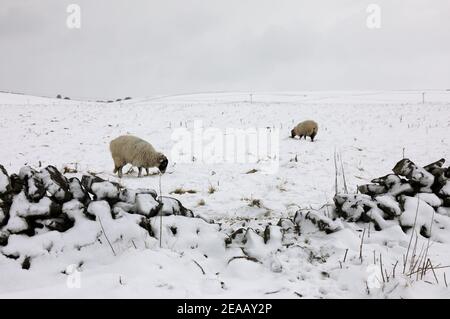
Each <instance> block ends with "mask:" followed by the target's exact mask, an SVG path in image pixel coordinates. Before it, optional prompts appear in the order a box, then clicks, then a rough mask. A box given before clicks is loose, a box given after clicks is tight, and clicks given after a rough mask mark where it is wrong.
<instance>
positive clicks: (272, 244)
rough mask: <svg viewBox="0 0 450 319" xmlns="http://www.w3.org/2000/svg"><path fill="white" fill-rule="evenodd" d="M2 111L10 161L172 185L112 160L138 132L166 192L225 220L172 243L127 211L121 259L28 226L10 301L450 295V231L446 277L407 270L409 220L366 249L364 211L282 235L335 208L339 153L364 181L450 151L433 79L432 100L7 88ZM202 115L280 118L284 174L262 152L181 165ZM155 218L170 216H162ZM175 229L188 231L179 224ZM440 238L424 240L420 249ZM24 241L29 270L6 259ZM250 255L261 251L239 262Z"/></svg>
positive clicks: (193, 223) (449, 99) (354, 180)
mask: <svg viewBox="0 0 450 319" xmlns="http://www.w3.org/2000/svg"><path fill="white" fill-rule="evenodd" d="M0 114H1V117H0V164H2V165H3V166H4V167H5V168H6V170H7V171H8V172H9V173H10V174H12V173H17V172H18V171H19V169H20V168H21V167H22V166H24V165H30V166H32V167H35V168H39V167H45V166H47V165H54V166H56V167H57V168H58V169H60V170H63V169H64V168H71V169H76V170H77V171H78V173H76V174H72V175H71V176H79V177H80V176H81V175H82V174H83V173H87V172H91V173H92V172H93V173H96V174H98V176H100V177H102V178H104V179H107V180H111V181H116V182H120V183H121V184H122V185H123V186H126V187H129V188H153V189H155V190H158V192H159V189H160V186H159V184H160V178H159V176H158V175H152V176H145V177H142V178H137V172H136V170H135V171H134V172H130V174H127V175H124V177H123V178H122V179H120V180H119V179H118V178H117V177H116V176H114V174H113V172H112V170H113V168H114V166H113V162H112V159H111V155H110V153H109V141H111V140H112V139H113V138H115V137H117V136H119V135H122V134H133V135H136V136H139V137H141V138H143V139H145V140H147V141H149V142H151V143H152V144H153V146H154V147H155V148H156V149H158V150H159V151H161V152H163V153H165V154H166V155H167V156H168V157H169V166H168V168H167V171H166V173H165V174H164V175H163V176H162V178H161V191H162V193H163V194H166V195H169V194H170V196H173V197H175V198H177V199H179V200H180V201H181V202H182V204H183V205H184V206H186V207H187V208H189V209H191V210H192V211H193V212H194V214H195V215H196V216H197V215H200V216H203V218H204V219H210V220H213V221H214V222H215V223H214V224H209V223H206V222H204V221H203V220H202V219H192V218H187V217H182V216H169V217H164V219H163V225H164V230H163V231H166V233H164V232H163V238H162V247H160V245H159V240H158V239H156V238H154V237H151V236H148V234H145V232H144V231H139V230H136V229H135V228H130V229H129V230H127V228H126V227H123V226H124V225H122V226H118V224H117V223H112V222H111V223H109V224H108V225H109V228H108V227H106V226H108V225H105V232H106V233H109V235H110V237H112V245H113V247H114V248H115V250H116V255H114V254H113V253H112V251H111V248H110V246H109V245H108V244H106V243H105V241H104V240H103V241H101V242H100V241H96V240H95V238H94V239H93V240H92V241H91V242H89V243H86V246H83V247H81V248H79V249H74V248H73V245H72V246H71V245H70V244H69V242H70V243H74V242H76V241H77V238H73V237H74V234H73V233H72V237H71V238H70V239H69V238H66V237H64V238H63V237H61V236H59V235H58V234H56V235H55V234H51V233H55V232H49V234H50V235H48V236H47V234H46V236H47V237H46V238H45V240H41V241H36V242H33V243H27V242H25V241H22V242H21V240H22V239H23V238H22V239H21V238H15V240H14V241H13V242H12V244H11V243H10V244H9V245H8V246H5V247H0V251H1V252H2V253H3V254H0V298H13V297H19V298H24V297H25V298H33V297H34V298H46V297H56V298H77V297H83V298H105V297H112V298H116V297H123V298H128V297H130V298H175V297H177V298H299V297H304V298H386V297H387V298H414V297H434V298H450V290H448V288H447V287H446V280H447V278H448V280H450V268H448V269H447V268H445V266H449V265H450V232H448V233H447V234H446V236H444V237H442V240H440V241H439V242H438V241H436V242H434V241H433V243H432V245H431V246H430V248H429V253H428V256H429V258H430V260H432V262H433V265H439V267H442V268H439V269H436V277H435V276H434V275H433V273H432V272H429V273H428V274H427V275H426V276H425V277H424V278H422V279H420V280H418V279H416V276H405V275H403V274H402V268H403V260H402V259H403V256H404V255H405V254H406V251H407V247H408V242H409V236H408V235H407V234H405V233H403V232H402V231H401V230H399V228H398V227H397V228H396V227H392V228H388V229H384V230H382V231H375V230H373V229H372V231H371V233H370V234H369V235H367V234H366V237H365V238H363V245H362V249H361V236H362V232H363V228H362V227H361V225H357V224H355V223H347V222H344V221H342V222H341V223H342V230H340V231H337V232H334V233H332V234H325V233H324V232H322V231H319V230H318V229H316V228H315V227H312V226H311V227H303V228H302V229H301V231H300V233H299V234H298V233H295V234H294V233H292V234H291V237H290V238H284V239H283V240H277V234H278V235H279V236H281V235H280V230H279V227H278V228H277V227H275V225H276V224H277V223H278V221H279V220H280V218H293V217H294V215H295V213H296V211H298V210H299V209H308V208H314V209H320V208H323V207H325V208H329V209H332V207H331V205H332V204H333V196H334V193H335V166H334V153H335V151H336V152H337V153H338V154H340V155H341V158H342V163H343V168H344V174H345V178H346V183H347V186H348V189H349V190H350V191H351V192H356V188H357V186H358V185H361V184H366V183H370V181H371V180H372V179H373V178H376V177H379V176H383V175H386V174H388V173H390V172H391V171H392V168H393V167H394V165H395V164H396V163H397V162H398V161H399V160H400V159H402V158H403V155H404V156H405V157H407V158H410V159H411V160H412V161H414V162H415V163H416V164H418V165H420V166H424V165H427V164H429V163H432V162H434V161H437V160H439V159H440V158H445V159H447V160H450V92H444V91H429V92H427V93H426V95H425V103H424V104H423V103H422V93H421V92H412V91H402V92H323V93H314V92H283V93H254V94H253V95H250V94H248V93H239V92H237V93H208V94H206V93H205V94H192V95H178V96H161V97H154V98H147V99H132V100H129V101H123V102H115V103H108V104H106V103H93V102H82V101H68V100H57V99H47V98H40V97H31V96H23V95H14V94H7V93H0ZM306 119H313V120H315V121H316V122H318V123H319V133H318V135H317V137H316V141H315V142H314V143H311V142H310V141H309V139H307V140H306V141H305V140H298V139H291V138H290V137H289V136H290V131H291V129H292V128H293V126H294V125H295V124H296V123H298V122H300V121H302V120H306ZM195 120H201V121H202V122H203V125H204V126H205V128H206V127H214V128H218V129H220V130H222V131H224V132H225V130H226V129H227V128H236V129H247V128H256V129H259V128H262V129H267V130H276V129H279V132H280V138H279V168H278V170H277V171H276V172H274V173H273V174H266V173H264V172H262V171H261V170H260V167H259V163H218V164H207V163H201V162H200V161H191V162H188V163H178V162H174V161H173V160H172V158H171V152H172V148H173V146H174V143H175V142H174V140H172V139H171V136H172V133H173V132H174V130H175V129H178V128H180V127H184V128H185V129H187V130H188V131H190V130H193V125H194V121H195ZM339 165H340V164H339ZM445 165H446V166H448V162H447V163H446V164H445ZM339 170H340V176H339V185H340V187H342V177H343V175H344V174H342V168H341V167H340V168H339ZM126 171H128V169H125V172H126ZM182 190H184V191H189V192H186V193H183V191H182ZM325 204H329V205H330V206H324V205H325ZM321 211H323V209H322V210H321ZM153 222H154V223H155V225H156V228H158V227H159V226H158V225H159V222H160V219H159V217H155V218H154V221H153ZM268 223H271V225H272V226H273V227H274V228H273V231H272V232H271V233H272V234H273V236H272V237H271V239H270V240H269V242H268V243H264V240H263V239H262V237H261V236H259V235H257V234H256V232H255V233H254V234H249V235H248V236H247V237H248V238H247V240H246V242H245V243H244V244H243V245H244V247H242V245H241V246H240V245H238V244H236V245H234V243H232V244H231V245H229V247H227V248H226V247H225V244H224V242H225V238H226V237H227V236H228V235H230V234H231V233H232V232H233V231H234V230H237V229H239V228H241V227H244V228H247V227H250V228H252V229H254V230H255V231H258V232H260V233H261V232H264V229H265V228H266V226H267V225H268ZM95 225H96V226H95V227H99V226H98V225H97V224H95ZM169 225H176V227H177V228H178V233H177V234H173V232H172V233H171V232H170V230H167V229H168V228H167V227H169ZM166 226H167V227H166ZM91 230H92V229H91V228H89V227H86V229H83V228H79V229H78V233H76V235H77V236H79V237H80V238H79V240H80V242H86V241H88V237H90V236H91V234H90V233H89V232H90V231H91ZM84 231H86V233H84ZM97 231H98V229H96V230H95V231H94V232H97ZM277 232H278V233H277ZM196 234H197V235H196ZM121 235H123V236H121ZM156 235H158V234H156ZM25 236H26V235H16V237H25ZM84 237H86V238H84ZM131 239H132V240H131ZM288 241H289V243H287V242H288ZM426 241H427V239H426V238H419V243H418V247H420V246H421V245H422V244H423V243H426ZM24 246H26V247H24ZM15 250H26V251H27V256H31V267H30V268H29V269H28V270H24V269H22V267H21V262H23V260H21V258H22V257H20V258H19V259H13V258H8V257H6V256H5V254H7V255H8V254H13V253H14V251H15ZM243 251H245V256H246V258H233V257H239V256H240V257H242V256H244V255H243ZM360 253H362V255H363V258H362V261H361V259H360ZM249 256H250V257H252V258H247V257H249ZM380 256H382V261H381V265H382V266H383V267H385V270H386V271H387V272H388V274H389V276H390V279H389V282H385V283H382V282H380V283H379V284H378V285H377V284H376V283H374V282H373V278H370V277H371V276H372V277H373V276H374V275H376V274H378V269H379V265H380ZM397 262H398V265H397V269H396V270H395V269H393V268H394V267H395V264H396V263H397ZM70 265H77V269H78V270H77V273H76V274H75V275H73V274H69V275H68V274H67V272H68V271H67V267H69V268H70ZM376 265H378V266H376ZM446 271H447V272H448V274H447V275H446V277H445V279H444V274H445V273H446ZM392 273H394V275H392ZM71 276H72V277H73V276H76V278H75V279H73V278H72V277H71ZM378 277H379V276H378ZM378 277H377V278H376V279H378V280H380V278H378ZM383 277H384V274H383ZM71 280H72V281H73V280H75V281H76V280H78V282H77V283H79V285H78V286H79V287H73V285H72V284H71V282H72V281H71ZM371 280H372V281H371ZM368 282H369V284H368ZM75 286H77V285H75Z"/></svg>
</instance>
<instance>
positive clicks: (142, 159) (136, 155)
mask: <svg viewBox="0 0 450 319" xmlns="http://www.w3.org/2000/svg"><path fill="white" fill-rule="evenodd" d="M109 149H110V151H111V155H112V158H113V160H114V173H116V172H118V175H119V177H122V168H123V167H124V166H125V165H126V164H131V165H133V166H136V167H138V168H139V175H138V176H139V177H140V176H141V175H142V168H145V169H146V171H147V175H148V174H149V171H148V169H149V168H150V167H158V169H159V171H160V172H161V173H164V172H165V171H166V168H167V164H168V163H169V161H168V160H167V157H166V156H165V155H164V154H162V153H159V152H157V151H156V150H155V149H154V148H153V146H152V145H151V144H150V143H148V142H146V141H144V140H142V139H140V138H138V137H135V136H132V135H122V136H119V137H118V138H116V139H114V140H112V141H111V143H110V145H109Z"/></svg>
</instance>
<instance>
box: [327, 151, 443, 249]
mask: <svg viewBox="0 0 450 319" xmlns="http://www.w3.org/2000/svg"><path fill="white" fill-rule="evenodd" d="M444 163H445V159H440V160H439V161H436V162H434V163H431V164H429V165H427V166H425V167H419V166H417V165H416V164H414V163H413V162H412V161H411V160H409V159H402V160H401V161H399V162H398V163H397V164H396V165H395V167H394V168H393V169H392V171H393V174H388V175H386V176H383V177H379V178H375V179H373V180H372V183H373V184H367V185H361V186H359V187H358V191H359V192H360V193H358V194H336V195H335V197H334V203H335V206H336V214H337V216H339V217H342V218H343V219H345V220H346V221H353V222H372V223H373V224H374V226H375V229H377V230H381V229H385V228H388V227H390V226H392V225H400V226H401V228H402V229H403V231H405V232H406V231H407V230H409V229H411V228H413V227H414V228H415V229H416V231H417V233H420V234H421V235H422V236H424V237H427V238H428V237H431V238H432V239H436V240H440V238H441V236H440V233H441V232H442V231H446V232H448V230H449V229H450V218H449V217H450V167H444Z"/></svg>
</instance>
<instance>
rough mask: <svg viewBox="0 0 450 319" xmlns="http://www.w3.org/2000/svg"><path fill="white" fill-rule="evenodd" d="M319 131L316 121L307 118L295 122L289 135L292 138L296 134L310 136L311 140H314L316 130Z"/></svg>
mask: <svg viewBox="0 0 450 319" xmlns="http://www.w3.org/2000/svg"><path fill="white" fill-rule="evenodd" d="M318 131H319V126H318V125H317V123H316V122H314V121H311V120H308V121H304V122H301V123H299V124H297V126H296V127H294V128H293V129H292V131H291V137H292V138H294V137H296V136H298V137H300V139H301V138H302V137H304V138H305V140H306V137H307V136H309V137H310V138H311V142H314V137H316V135H317V132H318Z"/></svg>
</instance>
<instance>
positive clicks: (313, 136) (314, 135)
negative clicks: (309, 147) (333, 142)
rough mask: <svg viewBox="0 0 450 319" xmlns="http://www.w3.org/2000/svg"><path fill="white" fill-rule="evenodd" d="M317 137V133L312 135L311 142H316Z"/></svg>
mask: <svg viewBox="0 0 450 319" xmlns="http://www.w3.org/2000/svg"><path fill="white" fill-rule="evenodd" d="M315 137H316V133H313V134H311V142H314V138H315Z"/></svg>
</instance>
